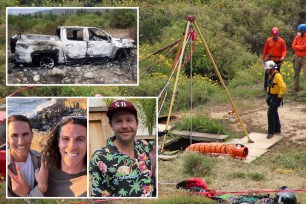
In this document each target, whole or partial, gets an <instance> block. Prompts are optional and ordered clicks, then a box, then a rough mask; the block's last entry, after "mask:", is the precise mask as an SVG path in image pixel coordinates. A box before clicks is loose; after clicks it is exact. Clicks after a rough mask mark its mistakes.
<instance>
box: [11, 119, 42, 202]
mask: <svg viewBox="0 0 306 204" xmlns="http://www.w3.org/2000/svg"><path fill="white" fill-rule="evenodd" d="M32 139H33V132H32V126H31V123H30V121H29V119H28V118H27V117H25V116H23V115H12V116H10V117H9V118H8V144H9V150H8V152H9V156H8V158H9V160H8V176H9V177H8V196H9V197H26V196H30V197H35V196H42V193H44V192H45V191H46V190H47V187H48V171H47V169H46V162H43V161H42V157H41V154H40V153H39V152H37V151H34V150H31V149H30V147H31V144H32ZM41 164H42V165H41Z"/></svg>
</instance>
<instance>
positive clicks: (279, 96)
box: [265, 60, 286, 139]
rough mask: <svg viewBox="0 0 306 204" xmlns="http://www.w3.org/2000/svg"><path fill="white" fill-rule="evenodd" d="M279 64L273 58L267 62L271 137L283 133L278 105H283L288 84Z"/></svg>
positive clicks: (269, 133)
mask: <svg viewBox="0 0 306 204" xmlns="http://www.w3.org/2000/svg"><path fill="white" fill-rule="evenodd" d="M276 69H277V64H276V63H275V62H273V61H272V60H270V61H267V62H266V63H265V70H266V73H267V74H268V79H267V89H266V91H267V94H268V97H267V105H268V106H269V108H268V135H267V139H271V138H272V137H273V136H274V134H280V133H281V124H280V120H279V115H278V107H279V106H280V105H281V103H282V100H283V95H284V94H285V93H286V84H285V82H284V80H283V77H282V75H281V74H280V73H279V72H278V71H277V70H276Z"/></svg>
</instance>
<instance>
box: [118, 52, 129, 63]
mask: <svg viewBox="0 0 306 204" xmlns="http://www.w3.org/2000/svg"><path fill="white" fill-rule="evenodd" d="M128 57H129V50H127V49H120V50H118V51H117V53H116V57H115V60H118V61H119V62H121V61H124V60H125V59H127V58H128Z"/></svg>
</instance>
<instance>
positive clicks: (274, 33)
mask: <svg viewBox="0 0 306 204" xmlns="http://www.w3.org/2000/svg"><path fill="white" fill-rule="evenodd" d="M271 34H272V36H273V37H277V36H278V34H279V30H278V28H277V27H274V28H272V31H271Z"/></svg>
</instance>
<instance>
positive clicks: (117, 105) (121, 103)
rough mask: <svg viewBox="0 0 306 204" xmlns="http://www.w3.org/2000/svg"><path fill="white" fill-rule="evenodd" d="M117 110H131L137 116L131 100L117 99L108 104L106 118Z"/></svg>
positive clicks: (109, 117)
mask: <svg viewBox="0 0 306 204" xmlns="http://www.w3.org/2000/svg"><path fill="white" fill-rule="evenodd" d="M118 111H128V112H131V113H133V115H135V116H136V118H137V110H136V108H135V107H134V105H133V104H132V103H131V102H129V101H125V100H117V101H114V102H112V103H111V104H110V105H109V106H108V110H107V112H106V115H107V117H108V119H111V117H112V116H113V115H114V114H115V113H116V112H118Z"/></svg>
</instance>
